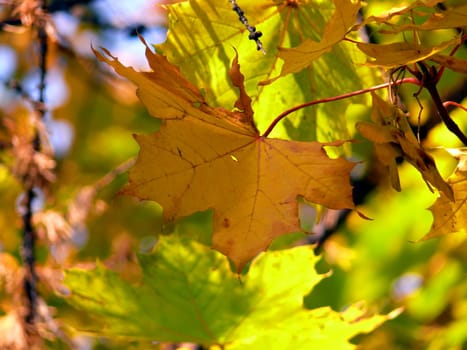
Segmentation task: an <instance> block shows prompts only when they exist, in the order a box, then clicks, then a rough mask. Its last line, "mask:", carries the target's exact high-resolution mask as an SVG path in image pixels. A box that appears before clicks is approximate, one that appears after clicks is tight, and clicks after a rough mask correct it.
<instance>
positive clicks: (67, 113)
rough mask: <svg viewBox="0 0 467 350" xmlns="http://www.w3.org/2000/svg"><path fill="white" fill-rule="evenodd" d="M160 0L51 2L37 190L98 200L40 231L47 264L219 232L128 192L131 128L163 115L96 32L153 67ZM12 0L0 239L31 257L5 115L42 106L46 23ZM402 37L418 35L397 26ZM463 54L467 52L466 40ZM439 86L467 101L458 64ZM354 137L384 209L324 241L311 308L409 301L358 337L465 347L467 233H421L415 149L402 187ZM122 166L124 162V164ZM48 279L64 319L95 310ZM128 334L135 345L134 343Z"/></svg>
mask: <svg viewBox="0 0 467 350" xmlns="http://www.w3.org/2000/svg"><path fill="white" fill-rule="evenodd" d="M226 2H227V1H226ZM461 2H462V1H457V3H461ZM155 3H156V1H153V0H132V1H123V0H122V1H110V0H91V1H89V0H88V1H84V0H83V1H79V0H74V1H72V0H69V1H48V3H47V6H48V12H49V13H50V16H51V17H52V22H53V23H54V25H55V31H54V34H53V35H51V36H50V38H49V40H50V42H51V44H50V50H49V54H48V74H47V88H46V107H47V109H48V112H47V114H46V120H45V124H46V127H47V131H48V134H49V137H50V142H51V144H52V146H53V148H54V151H55V159H56V162H57V164H56V179H57V180H56V181H55V182H54V183H53V188H52V189H51V190H50V193H47V194H46V195H44V196H43V197H42V198H41V197H40V196H39V198H38V199H37V203H36V204H37V207H38V209H41V210H49V209H50V210H51V209H53V210H55V211H58V212H60V213H62V214H63V215H69V212H70V210H71V211H72V209H73V208H76V203H78V207H79V206H80V205H81V209H82V207H83V206H86V205H88V206H89V208H88V209H89V210H88V212H87V215H85V217H84V221H83V222H80V224H79V225H78V224H77V225H76V226H75V227H73V228H72V230H71V241H72V242H73V244H66V245H63V244H60V243H57V244H52V246H50V245H46V244H44V243H41V246H40V247H39V250H38V252H39V260H40V263H42V264H44V263H45V262H46V261H48V262H50V261H53V263H52V264H54V266H61V267H63V266H64V267H68V266H74V265H76V264H78V263H79V264H86V263H88V262H91V263H92V262H95V261H96V260H102V261H105V262H106V263H107V264H108V266H110V267H112V268H113V269H115V270H117V271H119V272H121V273H122V274H123V275H124V276H126V277H128V278H130V279H132V278H134V276H135V275H138V270H137V267H136V264H135V256H134V253H135V252H146V251H148V250H149V249H151V247H152V246H153V244H154V242H155V241H156V239H157V236H158V235H160V234H165V233H169V232H172V231H174V230H175V231H178V232H179V233H181V234H183V235H185V234H186V235H190V236H191V237H197V238H198V239H199V240H200V241H203V242H208V241H209V232H210V225H209V220H210V213H200V214H195V215H193V217H191V218H187V219H184V220H181V222H179V223H175V224H174V225H168V226H167V225H164V224H163V223H162V220H161V208H160V207H159V206H158V205H157V204H154V203H149V202H139V201H137V200H136V199H134V198H131V197H126V196H120V195H119V194H118V190H119V189H120V188H121V187H122V185H123V184H124V183H125V181H126V174H125V170H126V169H127V167H126V166H125V164H128V163H126V162H128V161H129V160H130V159H131V158H133V157H135V156H136V155H137V152H138V148H137V145H136V142H135V141H134V140H133V138H132V134H133V133H149V132H151V131H154V130H157V128H158V125H159V123H158V121H157V120H156V119H154V118H152V117H150V116H149V115H148V113H147V112H146V111H145V109H144V108H143V107H142V105H141V104H140V103H139V102H138V100H137V98H136V96H135V89H134V87H133V86H131V85H130V84H129V83H127V82H125V81H123V80H120V79H119V78H118V77H116V76H115V75H114V74H113V72H112V71H111V70H110V69H109V68H108V67H105V66H102V65H100V64H98V63H97V62H96V59H95V57H94V55H93V54H92V51H91V45H92V46H93V47H95V48H97V47H101V46H102V47H106V48H107V49H109V50H110V51H111V52H112V54H113V55H115V56H117V57H119V59H120V60H121V61H122V62H123V63H124V64H127V65H132V66H135V67H137V68H139V69H145V68H147V67H146V63H145V58H144V47H143V45H142V44H141V43H140V41H139V39H138V38H137V36H136V33H140V34H142V35H143V36H144V37H145V39H146V40H147V41H148V42H150V43H153V44H156V43H160V42H162V41H164V39H165V26H166V23H167V21H166V17H165V13H164V10H163V9H162V8H161V7H158V6H155ZM166 3H167V2H166ZM404 3H406V2H404V1H389V0H388V1H382V0H378V1H376V0H369V1H368V4H367V6H366V7H365V8H364V13H365V15H367V14H368V15H369V14H379V13H382V11H385V10H388V9H390V8H392V7H396V6H402V5H403V4H404ZM454 3H456V2H455V1H451V2H447V3H446V5H447V6H449V5H450V4H454ZM12 9H13V2H9V1H2V2H1V3H0V22H1V23H2V25H1V31H0V62H1V63H0V83H1V85H0V117H1V118H2V124H1V125H0V156H1V162H0V198H1V201H0V249H1V251H2V252H4V253H9V254H11V255H12V256H14V257H16V258H17V259H18V260H19V247H20V241H21V230H22V226H21V218H20V216H19V215H18V213H17V207H18V204H17V203H18V198H19V197H20V195H21V192H22V187H21V184H20V183H18V181H17V180H16V179H15V178H14V177H13V176H12V175H11V172H10V170H9V169H10V168H11V166H12V163H13V159H12V155H11V154H10V153H9V151H8V133H7V131H6V129H5V126H4V123H3V121H4V120H7V119H8V120H14V121H15V123H20V121H21V118H25V117H24V115H25V114H26V115H27V113H28V112H27V111H28V109H30V108H31V107H30V105H29V104H28V102H27V98H25V97H24V95H26V96H29V97H30V98H36V97H35V94H36V93H37V84H38V66H37V62H38V47H37V42H36V37H35V33H34V31H33V30H31V29H30V28H23V27H21V26H19V24H18V23H15V22H14V16H13V14H12ZM415 18H416V14H415ZM422 35H423V36H426V37H427V40H433V41H439V40H440V38H439V37H438V38H437V37H434V36H436V35H440V36H442V35H443V34H442V33H436V34H433V33H431V32H424V33H422ZM388 37H389V36H388ZM369 39H370V41H373V42H385V41H386V40H389V39H388V38H387V37H385V36H384V35H380V34H377V33H372V32H371V28H370V35H369ZM391 40H393V41H394V40H407V37H404V36H403V34H399V36H397V35H396V36H394V35H392V36H391ZM459 55H460V56H461V57H466V56H467V48H466V45H465V44H464V45H463V47H462V48H461V49H460V51H459ZM438 87H439V91H440V93H441V95H442V97H443V99H444V100H454V101H456V102H459V103H462V104H463V105H464V106H465V105H467V100H466V95H467V77H466V76H465V75H462V74H458V73H453V72H450V71H449V70H448V71H446V73H445V74H444V76H443V79H442V80H441V81H440V83H439V84H438ZM416 91H417V88H416V87H413V86H403V87H402V88H401V91H400V93H401V96H402V100H403V102H404V103H405V105H406V106H407V109H408V110H409V111H410V112H411V115H413V116H419V117H417V118H413V120H411V123H412V125H413V127H414V130H419V131H420V137H421V138H422V141H423V142H424V145H425V146H426V147H431V148H435V147H440V146H444V147H460V146H461V145H460V143H459V141H458V140H457V139H456V138H455V137H454V136H453V135H452V134H450V133H449V132H448V131H447V130H446V128H445V127H444V125H442V124H440V123H439V121H438V119H437V117H436V116H435V112H434V109H433V106H432V105H431V103H430V99H429V96H428V94H425V93H424V92H422V93H421V94H420V97H419V100H420V102H421V104H422V105H423V106H424V108H423V111H422V113H421V114H420V115H419V112H418V111H419V108H420V107H419V103H418V102H417V101H416V100H415V99H413V97H412V95H413V93H414V92H416ZM352 108H355V110H353V111H349V119H348V121H349V123H353V122H354V120H353V118H355V117H352V114H354V115H355V114H357V113H360V114H363V115H365V114H366V115H368V116H369V113H370V111H368V110H365V108H363V107H362V108H360V109H359V108H358V106H353V107H352ZM451 116H452V117H453V119H454V120H456V122H457V123H458V124H459V125H460V126H461V128H462V129H463V131H464V133H465V132H467V118H466V114H465V112H463V111H461V110H459V109H457V110H452V111H451ZM355 138H357V139H359V140H360V142H359V143H357V144H355V145H354V152H355V155H356V157H357V158H358V159H363V160H365V161H364V163H363V164H362V165H361V168H363V170H362V172H361V174H360V176H359V178H358V179H357V182H358V186H362V187H363V188H364V189H365V190H364V192H365V193H368V194H366V196H364V197H363V199H362V203H361V205H360V207H359V210H360V211H361V212H362V213H364V214H365V215H366V216H368V217H370V218H371V219H372V220H363V219H362V218H361V217H359V216H358V215H357V214H356V213H351V214H349V215H348V216H347V218H346V220H345V222H344V223H342V224H340V225H338V226H337V227H336V229H335V232H333V233H332V235H331V236H330V238H329V239H327V240H326V241H325V242H324V244H323V246H322V247H321V249H320V251H321V254H322V255H323V257H324V259H323V260H322V263H321V265H320V270H321V272H327V271H332V275H331V276H330V277H329V278H326V279H324V280H323V281H322V282H321V283H320V284H319V285H318V286H317V287H316V288H315V289H314V290H313V291H312V292H311V293H310V294H309V295H308V296H306V297H305V299H304V300H305V305H306V306H307V307H310V308H314V307H318V306H324V305H330V306H332V307H333V308H334V309H335V310H342V309H344V308H345V307H346V306H347V305H349V304H351V303H354V302H356V301H360V300H363V301H365V302H366V304H367V306H368V308H369V310H370V311H371V312H374V313H378V312H389V311H391V310H393V309H395V308H397V307H400V306H402V307H404V309H405V311H404V312H403V313H402V315H401V316H399V317H397V318H396V319H394V320H391V321H389V322H387V323H385V324H384V325H383V326H381V327H380V328H379V329H378V330H376V331H375V332H373V333H372V334H369V335H365V336H361V337H359V339H357V340H356V341H357V342H358V343H360V344H361V345H360V348H362V349H380V350H382V349H429V350H438V349H439V350H441V349H467V281H466V279H465V276H466V266H467V264H466V263H467V261H466V260H467V242H466V239H465V234H452V235H449V236H446V237H443V238H441V239H433V240H428V241H421V242H417V240H418V239H420V238H421V237H422V236H423V235H424V234H426V233H427V232H428V230H429V229H430V226H431V222H432V217H431V213H430V212H429V211H428V210H427V208H428V207H430V205H432V204H433V202H434V201H435V199H436V195H435V194H432V193H431V192H430V191H429V189H428V188H427V186H426V184H425V183H424V182H423V180H422V179H421V177H420V175H419V173H418V172H416V171H415V170H414V169H413V167H411V166H409V165H408V164H406V163H402V164H400V178H401V181H402V188H403V190H402V192H400V193H397V192H395V191H394V190H393V189H392V188H390V186H389V181H388V179H387V174H386V173H385V171H384V169H383V168H382V165H381V164H380V163H378V161H377V160H375V159H374V158H373V156H372V147H371V145H370V143H369V142H367V141H364V140H363V139H362V138H360V137H359V136H358V135H355ZM432 154H433V156H434V157H435V159H436V161H437V164H438V166H439V168H440V171H441V173H442V174H443V176H445V177H447V176H448V175H449V174H450V173H451V172H452V171H453V169H454V167H455V162H454V161H453V160H452V158H451V157H450V156H448V154H447V153H446V152H445V151H443V150H442V149H438V150H434V151H433V152H432ZM122 164H123V166H122ZM119 166H120V168H119V169H121V171H117V172H115V171H114V169H116V168H117V167H119ZM86 189H87V190H90V191H91V192H92V194H95V195H94V196H91V197H92V199H91V200H90V201H87V202H86V201H85V202H77V201H76V200H77V198H78V199H79V198H84V197H83V193H84V194H85V190H86ZM83 191H84V192H83ZM93 191H94V192H93ZM80 203H81V204H80ZM83 203H84V204H83ZM73 205H75V207H74V206H73ZM70 208H71V209H70ZM279 246H280V244H279ZM47 251H50V252H51V253H50V255H49V254H47ZM41 252H42V253H41ZM2 264H3V265H4V264H5V259H3V260H2ZM3 267H4V266H3ZM42 292H43V293H44V295H48V302H49V303H50V304H51V305H53V306H55V307H56V308H57V312H58V318H59V319H62V321H63V323H64V324H67V323H68V324H71V325H72V324H79V323H82V322H89V320H88V319H87V317H86V315H82V314H80V313H78V312H76V311H74V310H72V309H70V308H68V307H67V306H66V305H65V304H64V303H63V301H62V300H60V299H59V298H56V297H54V295H53V293H50V292H49V291H46V290H44V291H42ZM2 298H3V299H4V300H2V302H1V308H2V312H6V310H8V306H7V304H8V298H7V296H6V294H5V292H4V291H3V289H2ZM71 334H72V336H75V335H73V333H72V332H71ZM76 337H77V338H76V339H75V340H78V339H79V342H81V343H82V344H83V347H82V348H83V349H85V348H90V347H92V346H95V348H100V349H105V348H112V349H117V348H119V347H120V345H118V342H116V341H114V340H94V339H92V338H87V337H85V336H82V335H76ZM92 344H94V345H92ZM50 346H52V345H50ZM86 346H88V347H86ZM121 346H122V348H128V344H126V345H121ZM134 346H135V348H137V347H138V345H134Z"/></svg>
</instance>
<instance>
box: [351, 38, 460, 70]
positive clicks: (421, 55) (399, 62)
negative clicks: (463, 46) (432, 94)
mask: <svg viewBox="0 0 467 350" xmlns="http://www.w3.org/2000/svg"><path fill="white" fill-rule="evenodd" d="M458 43H459V37H456V38H454V39H451V40H449V41H445V42H443V43H441V44H439V45H435V46H426V45H419V44H416V43H407V42H401V43H393V44H369V43H358V44H357V46H358V48H359V49H360V50H362V51H363V52H364V53H365V54H367V55H368V56H370V57H372V58H373V59H371V60H368V61H367V64H369V65H373V66H380V67H384V68H396V67H400V66H405V65H408V64H411V63H415V62H418V61H422V60H425V59H427V58H430V57H432V56H434V55H435V54H437V53H439V52H440V51H443V50H445V49H447V48H448V47H453V46H455V45H456V44H458Z"/></svg>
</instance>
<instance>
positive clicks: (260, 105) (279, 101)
mask: <svg viewBox="0 0 467 350" xmlns="http://www.w3.org/2000/svg"><path fill="white" fill-rule="evenodd" d="M239 5H240V6H241V7H242V10H243V11H244V13H245V16H246V17H247V18H248V21H249V23H250V24H251V25H253V26H255V27H256V28H257V30H259V31H261V32H262V33H263V36H262V37H261V41H262V43H263V46H264V48H265V49H266V52H267V53H266V55H263V54H261V53H259V52H258V51H257V50H256V45H255V44H254V43H253V42H252V41H251V40H249V39H248V33H246V30H245V28H244V26H243V24H242V23H241V22H240V21H239V20H238V16H237V14H236V13H235V12H234V11H232V7H231V6H230V4H229V2H228V1H226V2H225V3H219V2H218V1H214V0H193V1H189V2H188V1H187V2H183V3H180V4H176V5H173V6H169V7H168V9H167V10H168V14H169V31H168V34H167V40H166V41H165V42H164V43H163V44H160V45H157V46H156V50H157V51H158V52H160V53H163V54H164V55H165V56H166V57H167V59H168V61H169V62H171V63H172V64H175V65H176V66H177V67H179V68H180V70H181V72H182V73H183V75H184V76H185V77H186V78H187V79H188V80H189V81H191V82H192V83H193V84H195V85H196V86H197V87H198V88H200V90H201V91H203V96H204V97H205V99H206V101H207V102H208V103H209V105H211V106H213V107H217V106H221V107H224V108H231V106H232V105H233V104H234V103H235V101H236V100H237V95H236V89H235V86H234V85H233V84H232V82H231V80H230V79H229V75H228V72H229V70H230V61H231V60H230V58H231V55H230V54H229V52H231V51H232V47H235V48H236V49H237V50H238V52H240V53H241V55H240V57H239V63H240V65H241V66H242V72H243V74H244V75H245V90H246V92H247V94H248V95H249V96H250V97H251V99H252V108H253V109H254V110H255V122H256V125H257V127H258V129H259V130H260V131H264V130H266V128H267V127H268V126H269V125H270V124H271V122H272V120H273V119H274V117H275V116H276V115H278V114H279V113H280V112H282V111H285V110H288V109H290V108H292V107H294V106H296V105H298V104H301V103H304V102H308V101H311V100H316V99H320V98H326V97H330V96H335V95H339V94H342V93H345V92H349V91H354V90H360V89H363V88H364V87H367V86H370V85H376V84H378V83H379V82H380V81H381V77H380V72H379V71H377V70H375V69H370V68H369V67H366V66H364V65H355V64H353V62H355V61H359V62H362V61H363V60H364V59H365V57H366V56H365V55H364V54H363V53H362V52H361V51H360V50H359V49H358V48H357V47H356V46H355V45H354V44H353V43H350V42H342V41H340V42H337V43H336V41H339V40H340V39H342V37H343V35H340V34H339V33H343V32H344V31H345V30H347V29H348V28H347V25H348V24H349V23H353V22H354V21H355V18H350V19H349V17H352V15H351V13H354V12H355V11H354V10H352V11H353V12H349V11H347V10H348V9H349V7H351V8H352V9H355V8H358V6H359V5H358V4H357V2H355V1H350V0H336V1H329V2H326V3H324V2H316V1H286V0H280V1H271V0H258V1H249V2H241V3H239ZM334 29H335V30H334ZM186 34H188V35H186ZM331 39H332V40H331ZM308 41H314V42H323V43H325V42H328V45H327V47H326V49H325V51H326V53H323V54H322V55H319V56H316V57H308V58H307V57H306V56H307V55H306V54H305V55H304V57H301V58H300V59H299V61H300V62H301V63H305V66H306V67H307V68H306V69H303V70H302V68H305V66H303V67H301V68H299V67H295V68H294V69H293V70H294V72H295V71H296V72H297V73H295V74H288V75H286V76H283V77H281V78H280V79H277V80H276V81H274V83H271V84H269V85H264V84H261V82H264V81H268V80H270V79H271V78H273V77H277V76H279V75H280V73H281V70H282V67H283V66H284V64H283V62H282V60H281V59H280V57H279V56H278V54H279V48H281V51H280V54H281V55H282V52H284V53H285V52H286V50H287V48H290V47H293V49H295V48H297V47H300V46H301V45H302V44H304V43H305V42H308ZM331 41H332V42H331ZM333 44H335V45H333ZM293 49H292V50H293ZM283 50H284V51H283ZM287 65H288V64H287ZM194 67H196V68H194ZM284 67H285V66H284ZM284 69H285V68H284ZM213 71H215V72H216V73H215V74H213V73H212V72H213ZM298 71H300V72H298ZM343 77H346V78H343ZM271 101H274V103H271ZM351 103H358V104H368V103H369V98H368V96H364V95H360V96H356V97H353V98H351V99H346V100H341V101H335V102H332V103H324V104H320V105H316V106H314V107H313V108H308V109H300V110H298V111H296V112H294V114H293V117H290V118H289V117H288V118H286V119H285V120H284V122H283V123H280V124H279V125H278V126H277V127H275V128H274V130H273V134H272V136H275V137H280V138H288V139H294V140H300V141H304V140H306V141H308V140H313V141H322V142H327V141H333V140H336V139H351V138H352V133H353V132H354V123H353V122H351V121H349V120H348V119H347V118H346V111H347V109H348V107H349V105H350V104H351ZM347 146H348V145H347ZM348 148H350V147H347V149H346V150H347V151H349V149H348Z"/></svg>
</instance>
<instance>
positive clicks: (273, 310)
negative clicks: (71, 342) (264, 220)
mask: <svg viewBox="0 0 467 350" xmlns="http://www.w3.org/2000/svg"><path fill="white" fill-rule="evenodd" d="M318 259H319V258H318V257H316V256H315V255H314V253H313V250H312V247H310V246H302V247H297V248H293V249H286V250H280V251H272V252H267V253H263V254H262V255H260V256H259V257H258V258H256V260H255V261H254V262H253V263H252V264H251V266H250V268H249V271H248V273H247V274H245V275H237V274H235V273H233V272H232V271H231V270H230V266H229V262H228V260H227V258H226V257H224V256H223V255H221V254H220V253H217V252H215V251H213V250H212V249H210V248H209V247H207V246H205V245H202V244H200V243H197V242H195V241H193V240H189V239H186V238H179V237H177V236H176V235H171V236H166V237H161V238H160V240H159V242H158V243H157V245H156V247H155V251H154V252H153V253H151V254H145V255H139V260H140V263H141V267H142V270H143V277H142V280H141V281H140V282H139V283H137V284H130V283H129V282H127V281H125V280H123V279H122V278H121V277H119V276H118V275H117V274H116V273H115V272H112V271H110V270H108V269H106V268H105V267H104V266H102V265H100V264H98V266H97V267H96V268H94V269H93V270H83V269H71V270H68V271H67V272H66V277H65V284H66V285H67V286H68V287H69V288H70V289H71V290H72V295H71V296H70V297H69V299H68V301H69V302H70V303H71V304H73V305H77V306H78V307H79V308H80V309H81V310H84V311H86V312H88V313H90V314H91V315H94V316H95V317H96V319H97V321H98V325H95V326H94V327H93V328H88V329H87V331H88V332H92V333H97V334H100V335H106V336H118V337H123V338H127V339H133V338H146V339H157V340H160V341H171V342H182V341H190V342H194V343H198V344H203V345H204V346H212V345H220V346H221V347H222V348H224V349H245V348H246V347H248V348H254V349H292V348H293V349H309V348H310V347H314V348H316V349H329V348H334V349H353V348H354V346H353V345H351V344H350V343H349V342H348V340H349V339H350V338H352V337H353V336H355V335H356V334H358V333H361V332H369V331H371V330H372V329H374V328H375V327H377V326H378V325H379V324H380V323H381V322H383V321H384V320H386V319H387V317H384V316H373V317H365V315H364V313H365V311H364V309H362V308H361V306H358V305H352V306H349V307H348V308H347V309H346V310H345V311H344V312H342V313H337V312H335V311H332V309H330V308H329V307H324V308H318V309H314V310H306V309H305V308H304V307H303V303H302V299H303V296H304V295H305V294H307V293H308V292H309V291H310V289H312V288H313V287H314V286H315V285H316V284H317V283H319V282H320V281H321V279H322V278H323V277H324V276H323V275H318V274H317V273H316V271H315V270H314V265H315V264H316V263H317V261H318Z"/></svg>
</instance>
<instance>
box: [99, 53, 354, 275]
mask: <svg viewBox="0 0 467 350" xmlns="http://www.w3.org/2000/svg"><path fill="white" fill-rule="evenodd" d="M107 54H108V52H107ZM96 55H97V57H98V58H99V59H101V60H103V61H105V62H107V63H108V64H109V65H111V66H112V67H114V69H115V70H116V71H117V72H118V73H119V74H121V75H122V76H124V77H126V78H128V79H130V80H131V81H133V82H134V83H135V84H136V85H138V95H139V97H140V98H141V100H142V102H143V103H144V104H145V106H146V107H147V109H148V110H149V112H150V113H151V114H152V115H153V116H156V117H159V118H164V119H165V123H164V124H163V125H162V126H161V128H160V130H159V131H158V132H156V133H154V134H152V135H137V136H135V138H136V140H137V142H138V143H139V145H140V147H141V150H140V153H139V156H138V160H137V161H136V164H135V166H134V168H133V169H132V170H131V171H130V176H129V184H128V185H127V186H126V188H125V189H124V193H127V194H131V195H134V196H136V197H138V198H141V199H150V200H154V201H156V202H158V203H159V204H160V205H162V207H163V208H164V217H165V218H166V219H173V218H177V217H183V216H187V215H190V214H192V213H194V212H197V211H202V210H206V209H209V208H212V209H213V210H214V219H213V220H214V221H213V230H214V233H213V246H214V248H215V249H217V250H219V251H220V252H222V253H224V254H225V255H227V256H228V257H230V258H231V259H232V261H233V262H234V263H235V265H236V266H237V268H238V269H239V270H241V269H242V268H243V266H244V265H245V264H246V263H247V262H248V261H249V260H250V259H251V258H253V257H254V256H255V255H256V254H258V253H259V252H260V251H262V250H264V249H266V248H267V247H268V245H269V244H270V243H271V242H272V240H273V239H274V238H275V237H277V236H279V235H282V234H285V233H288V232H292V231H298V230H300V225H299V220H298V204H297V197H299V196H303V197H304V198H305V199H306V200H308V201H310V202H313V203H317V204H321V205H324V206H326V207H329V208H353V207H354V204H353V201H352V189H351V186H350V183H349V173H350V171H351V169H352V168H353V166H354V164H353V163H351V162H349V161H347V160H345V159H344V158H337V159H330V158H329V157H328V156H327V155H326V152H325V151H324V149H323V147H324V146H326V145H332V146H339V145H341V144H342V143H343V142H334V143H325V144H323V143H319V142H298V141H287V140H280V139H273V138H266V137H263V136H261V135H260V134H259V132H258V130H257V129H256V126H255V124H254V122H253V119H252V118H253V116H252V110H251V107H250V105H249V99H248V98H247V96H246V93H245V90H244V88H243V86H242V82H243V77H242V76H241V73H240V71H239V66H238V63H237V60H236V59H234V62H233V65H232V69H231V76H232V78H233V81H234V83H235V84H236V85H237V86H239V89H240V98H239V100H238V101H237V103H236V106H237V108H240V109H242V110H243V111H238V110H237V111H233V112H230V111H227V110H225V109H223V108H212V107H210V106H208V105H207V104H206V102H205V101H204V99H203V97H202V95H201V93H199V91H197V89H196V88H195V87H194V86H193V85H192V84H191V83H190V82H188V81H187V80H186V79H185V78H184V77H183V76H182V75H181V73H180V72H179V71H178V69H177V68H176V67H175V66H173V65H172V64H170V63H169V62H168V61H167V60H166V58H165V57H163V56H161V55H157V54H153V53H152V52H151V50H150V49H149V48H148V47H147V48H146V57H147V59H148V62H149V65H150V67H151V68H152V69H153V72H136V71H135V70H133V69H132V68H129V67H125V66H123V65H122V64H121V63H120V62H119V61H118V60H117V59H116V58H115V57H111V56H109V57H111V58H108V57H105V56H103V55H101V54H99V53H97V52H96Z"/></svg>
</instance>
